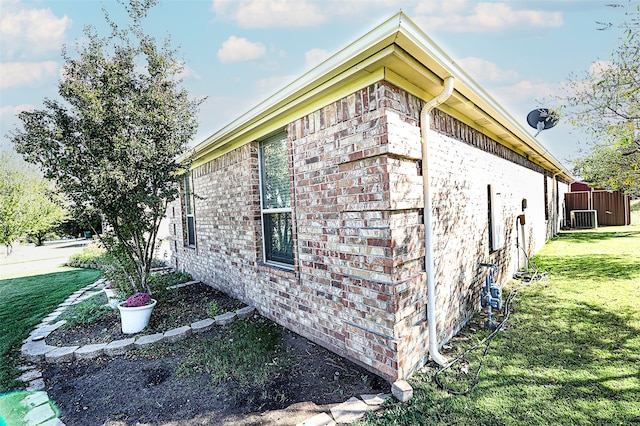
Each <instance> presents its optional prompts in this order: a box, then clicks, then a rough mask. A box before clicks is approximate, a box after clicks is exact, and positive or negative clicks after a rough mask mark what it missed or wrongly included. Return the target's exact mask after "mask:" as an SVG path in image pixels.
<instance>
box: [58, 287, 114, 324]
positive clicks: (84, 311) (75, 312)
mask: <svg viewBox="0 0 640 426" xmlns="http://www.w3.org/2000/svg"><path fill="white" fill-rule="evenodd" d="M106 304H107V295H106V294H104V292H100V294H97V295H95V296H93V297H90V298H89V299H87V300H83V301H82V302H80V303H78V304H76V305H72V306H70V307H68V308H67V309H66V310H65V311H64V313H63V314H62V315H60V319H61V320H66V321H67V323H66V324H65V325H64V327H65V328H71V327H75V326H77V325H84V324H91V323H93V322H95V321H96V320H98V319H99V318H100V317H102V316H103V315H105V314H107V313H109V312H111V311H112V309H111V308H110V307H108V306H106Z"/></svg>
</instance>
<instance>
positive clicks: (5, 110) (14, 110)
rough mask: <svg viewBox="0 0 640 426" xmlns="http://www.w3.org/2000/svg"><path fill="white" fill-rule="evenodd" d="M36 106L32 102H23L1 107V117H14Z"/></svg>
mask: <svg viewBox="0 0 640 426" xmlns="http://www.w3.org/2000/svg"><path fill="white" fill-rule="evenodd" d="M34 109H35V106H33V105H31V104H22V105H16V106H13V105H9V106H3V107H0V117H2V118H5V117H13V116H15V115H18V114H20V113H21V112H22V111H33V110H34Z"/></svg>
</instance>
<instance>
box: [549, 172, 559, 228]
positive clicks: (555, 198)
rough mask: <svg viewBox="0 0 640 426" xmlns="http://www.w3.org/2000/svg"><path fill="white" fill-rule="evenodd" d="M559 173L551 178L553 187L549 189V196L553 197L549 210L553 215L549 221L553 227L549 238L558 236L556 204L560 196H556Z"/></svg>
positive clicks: (557, 206) (557, 210)
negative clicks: (550, 209)
mask: <svg viewBox="0 0 640 426" xmlns="http://www.w3.org/2000/svg"><path fill="white" fill-rule="evenodd" d="M560 173H561V172H556V173H554V175H553V177H552V178H551V185H553V187H552V188H551V196H552V197H553V199H552V200H551V208H552V213H553V218H552V219H551V226H553V231H552V234H551V236H552V237H555V236H556V235H558V219H559V217H558V214H559V210H560V208H559V204H558V197H559V195H560V194H558V175H559V174H560Z"/></svg>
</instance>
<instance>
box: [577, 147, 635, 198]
mask: <svg viewBox="0 0 640 426" xmlns="http://www.w3.org/2000/svg"><path fill="white" fill-rule="evenodd" d="M573 170H574V173H575V174H576V175H578V176H582V178H583V179H584V180H585V181H586V182H588V183H589V184H590V185H592V186H594V187H596V188H607V189H610V190H618V189H621V190H623V191H624V192H625V194H626V195H629V196H630V197H640V145H638V148H637V149H636V150H635V151H634V152H630V153H629V154H627V155H625V154H623V151H622V150H621V149H620V148H618V147H613V146H606V145H605V146H595V147H594V148H593V150H592V151H591V153H590V154H589V155H587V156H586V157H584V158H582V159H579V160H576V161H575V162H574V167H573Z"/></svg>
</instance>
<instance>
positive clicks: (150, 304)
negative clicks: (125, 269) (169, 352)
mask: <svg viewBox="0 0 640 426" xmlns="http://www.w3.org/2000/svg"><path fill="white" fill-rule="evenodd" d="M156 303H157V301H156V300H155V299H152V298H151V296H150V295H149V293H135V294H134V295H133V296H131V297H129V298H128V299H127V300H125V301H124V302H120V303H118V310H119V311H120V321H121V325H122V332H123V333H124V334H134V333H139V332H141V331H142V330H143V329H144V328H145V327H146V326H147V325H148V324H149V318H151V312H152V311H153V308H154V307H155V306H156Z"/></svg>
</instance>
